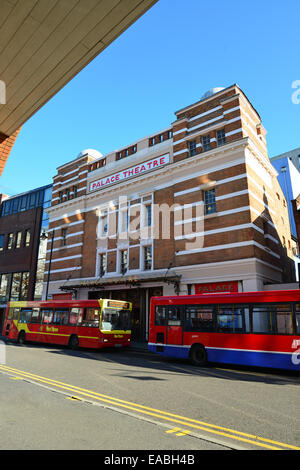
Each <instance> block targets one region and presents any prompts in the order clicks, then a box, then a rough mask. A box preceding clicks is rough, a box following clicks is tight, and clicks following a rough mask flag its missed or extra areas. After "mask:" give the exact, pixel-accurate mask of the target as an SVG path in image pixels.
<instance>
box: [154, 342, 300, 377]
mask: <svg viewBox="0 0 300 470" xmlns="http://www.w3.org/2000/svg"><path fill="white" fill-rule="evenodd" d="M148 348H149V351H151V352H154V353H156V354H160V355H161V356H166V357H174V358H178V359H188V357H189V353H190V346H173V345H172V346H171V345H156V344H149V346H148ZM206 352H207V359H208V361H209V362H221V363H222V362H223V363H225V364H237V365H244V366H257V367H273V368H275V369H286V370H295V371H300V363H299V364H297V363H296V362H298V361H297V360H296V361H294V362H295V363H294V362H293V360H292V354H284V353H274V352H263V351H242V350H236V349H215V348H206ZM298 357H299V356H298Z"/></svg>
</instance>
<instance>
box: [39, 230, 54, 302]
mask: <svg viewBox="0 0 300 470" xmlns="http://www.w3.org/2000/svg"><path fill="white" fill-rule="evenodd" d="M54 232H55V230H54V229H53V230H52V232H48V233H46V232H45V231H43V232H42V234H41V236H40V239H41V240H47V239H48V238H49V237H50V238H51V249H50V258H49V267H48V277H47V286H46V299H45V300H48V290H49V282H50V271H51V263H52V253H53V242H54ZM50 234H51V235H50Z"/></svg>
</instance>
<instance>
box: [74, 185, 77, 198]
mask: <svg viewBox="0 0 300 470" xmlns="http://www.w3.org/2000/svg"><path fill="white" fill-rule="evenodd" d="M77 194H78V188H77V186H73V197H77Z"/></svg>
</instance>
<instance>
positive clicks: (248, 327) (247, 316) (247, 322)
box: [244, 305, 251, 333]
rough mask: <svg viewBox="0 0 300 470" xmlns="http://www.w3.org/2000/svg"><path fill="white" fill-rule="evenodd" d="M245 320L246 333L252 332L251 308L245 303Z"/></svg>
mask: <svg viewBox="0 0 300 470" xmlns="http://www.w3.org/2000/svg"><path fill="white" fill-rule="evenodd" d="M244 322H245V333H251V319H250V308H249V306H248V305H245V307H244Z"/></svg>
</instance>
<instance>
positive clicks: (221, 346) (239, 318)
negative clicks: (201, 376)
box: [148, 290, 300, 371]
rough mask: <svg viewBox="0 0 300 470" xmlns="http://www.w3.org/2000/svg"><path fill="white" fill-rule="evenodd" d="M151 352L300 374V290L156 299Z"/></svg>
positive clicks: (194, 361)
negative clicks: (292, 371)
mask: <svg viewBox="0 0 300 470" xmlns="http://www.w3.org/2000/svg"><path fill="white" fill-rule="evenodd" d="M148 349H149V350H150V351H152V352H154V353H158V354H161V355H163V356H168V357H177V358H181V359H190V360H191V362H192V363H193V364H195V365H199V366H203V365H205V364H206V363H207V362H214V363H218V362H220V363H227V364H238V365H245V366H261V367H272V368H277V369H286V370H294V371H300V290H287V291H266V292H251V293H223V294H221V293H220V294H200V295H189V296H176V297H175V296H174V297H152V299H151V309H150V325H149V342H148Z"/></svg>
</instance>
